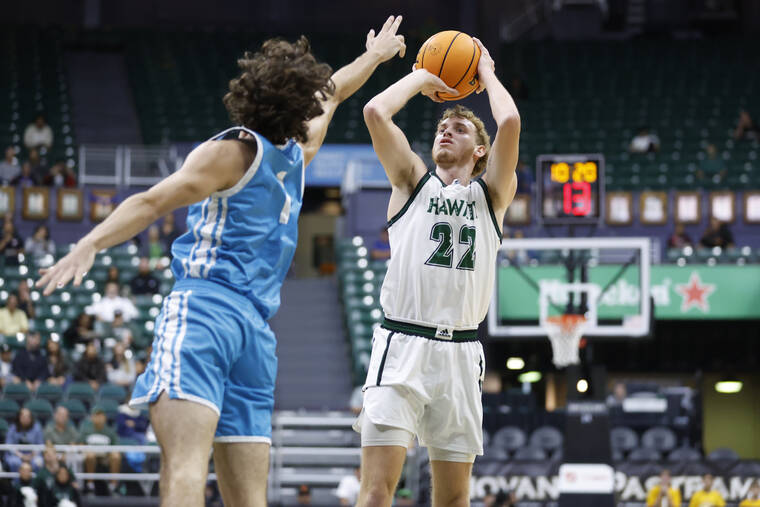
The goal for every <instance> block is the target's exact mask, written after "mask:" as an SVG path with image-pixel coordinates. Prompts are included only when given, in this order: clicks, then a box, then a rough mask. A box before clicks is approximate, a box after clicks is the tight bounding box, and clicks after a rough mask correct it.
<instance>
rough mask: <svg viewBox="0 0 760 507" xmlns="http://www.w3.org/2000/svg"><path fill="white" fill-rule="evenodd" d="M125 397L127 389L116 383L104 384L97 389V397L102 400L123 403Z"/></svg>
mask: <svg viewBox="0 0 760 507" xmlns="http://www.w3.org/2000/svg"><path fill="white" fill-rule="evenodd" d="M126 398H127V390H126V389H124V388H123V387H121V386H117V385H116V384H104V385H103V386H102V387H101V388H100V390H99V391H98V399H99V400H100V401H103V400H115V401H117V402H118V403H123V402H124V400H125V399H126Z"/></svg>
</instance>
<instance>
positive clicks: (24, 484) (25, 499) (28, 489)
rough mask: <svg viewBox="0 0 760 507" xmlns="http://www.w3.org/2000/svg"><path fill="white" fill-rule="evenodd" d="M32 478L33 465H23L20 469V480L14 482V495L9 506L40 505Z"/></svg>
mask: <svg viewBox="0 0 760 507" xmlns="http://www.w3.org/2000/svg"><path fill="white" fill-rule="evenodd" d="M32 477H33V471H32V465H30V464H29V463H22V464H21V466H20V467H19V469H18V479H16V480H15V481H13V493H12V495H11V498H10V502H9V503H8V505H12V506H14V507H16V506H18V507H26V506H28V505H30V506H31V505H38V504H39V497H38V496H37V492H36V491H35V489H34V482H33V480H32Z"/></svg>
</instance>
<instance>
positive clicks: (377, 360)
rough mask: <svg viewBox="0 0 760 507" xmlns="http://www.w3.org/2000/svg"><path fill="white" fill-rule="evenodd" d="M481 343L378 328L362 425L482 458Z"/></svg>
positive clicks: (483, 361)
mask: <svg viewBox="0 0 760 507" xmlns="http://www.w3.org/2000/svg"><path fill="white" fill-rule="evenodd" d="M484 372H485V358H484V355H483V347H482V345H481V344H480V342H478V341H475V340H471V341H462V342H456V341H446V340H437V339H431V338H426V337H423V336H417V335H410V334H405V333H401V332H398V331H392V330H390V329H386V328H383V327H378V328H377V329H375V332H374V335H373V337H372V355H371V358H370V363H369V369H368V371H367V380H366V382H365V384H364V405H363V408H362V412H361V414H359V417H358V419H357V421H356V423H355V424H354V429H355V430H356V431H358V432H361V426H362V421H363V420H364V418H367V419H369V420H370V421H371V422H372V423H374V424H376V425H385V426H390V427H395V428H401V429H404V430H407V431H409V432H410V433H412V434H414V435H417V439H418V440H419V443H420V445H421V446H424V447H431V448H433V447H434V448H438V449H443V450H447V451H454V452H461V453H468V454H477V455H482V454H483V404H482V401H481V388H482V382H483V375H484Z"/></svg>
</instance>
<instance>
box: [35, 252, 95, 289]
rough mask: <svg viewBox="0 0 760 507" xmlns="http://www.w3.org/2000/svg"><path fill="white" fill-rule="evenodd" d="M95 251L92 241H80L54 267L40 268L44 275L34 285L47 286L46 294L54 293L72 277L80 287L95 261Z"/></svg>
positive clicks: (75, 284)
mask: <svg viewBox="0 0 760 507" xmlns="http://www.w3.org/2000/svg"><path fill="white" fill-rule="evenodd" d="M95 253H96V251H95V248H94V247H93V246H92V245H91V244H90V243H88V242H86V241H80V242H79V243H77V244H76V246H75V247H74V249H73V250H72V251H71V252H69V253H68V255H66V256H65V257H64V258H63V259H61V260H59V261H58V262H56V263H55V264H54V265H53V266H52V267H50V268H47V269H40V274H41V275H42V277H41V278H40V279H39V280H37V283H35V284H34V286H35V287H37V288H40V287H45V290H44V291H43V292H42V293H43V294H44V295H45V296H48V295H50V294H52V293H53V291H54V290H55V289H60V288H61V287H63V286H64V285H66V284H67V283H69V282H70V281H71V280H72V279H73V280H74V286H75V287H78V286H79V285H80V284H81V283H82V278H83V277H84V275H86V274H87V272H88V271H89V270H90V268H91V267H92V264H93V262H95Z"/></svg>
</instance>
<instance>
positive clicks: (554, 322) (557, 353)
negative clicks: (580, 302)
mask: <svg viewBox="0 0 760 507" xmlns="http://www.w3.org/2000/svg"><path fill="white" fill-rule="evenodd" d="M586 324H587V320H586V317H584V316H583V315H575V314H564V315H554V316H551V317H547V318H546V321H545V323H544V329H546V334H548V335H549V341H550V342H551V344H552V362H553V363H554V366H556V367H557V368H564V367H565V366H569V365H571V364H578V363H580V361H581V360H580V356H579V354H578V347H579V345H580V342H581V337H582V336H583V330H584V329H585V328H586Z"/></svg>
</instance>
